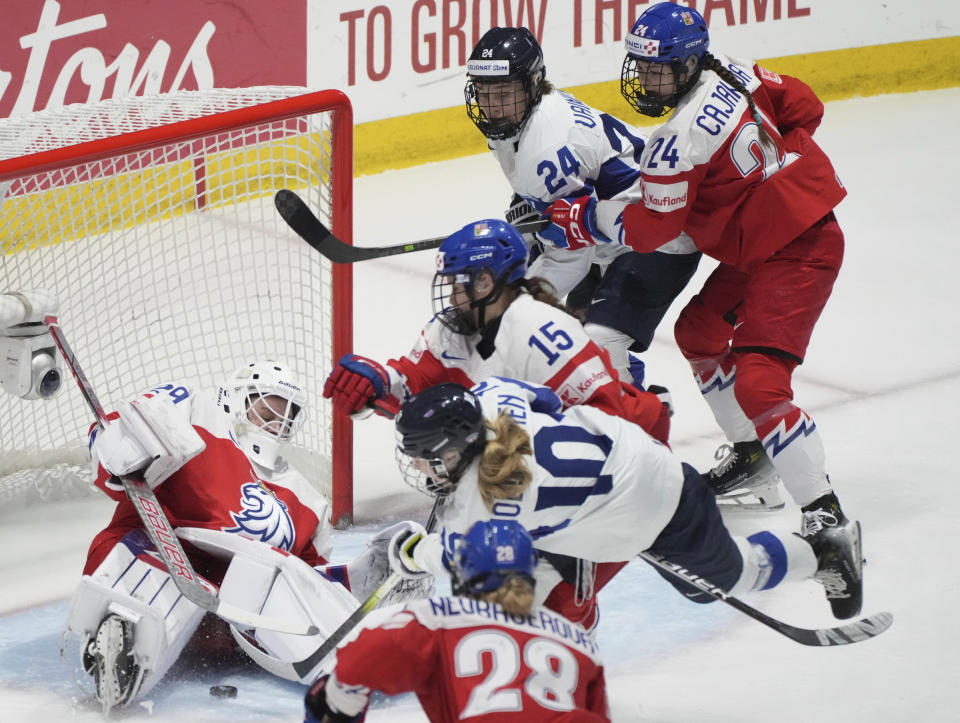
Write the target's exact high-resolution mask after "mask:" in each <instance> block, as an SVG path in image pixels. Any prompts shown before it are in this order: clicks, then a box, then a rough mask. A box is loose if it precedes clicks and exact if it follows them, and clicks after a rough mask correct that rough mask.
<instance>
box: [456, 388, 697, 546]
mask: <svg viewBox="0 0 960 723" xmlns="http://www.w3.org/2000/svg"><path fill="white" fill-rule="evenodd" d="M474 392H475V393H476V394H477V396H478V398H479V399H480V403H481V405H482V408H483V412H484V415H485V416H486V418H487V419H489V420H491V421H492V420H494V419H496V418H497V416H498V415H499V414H500V413H501V412H505V413H506V414H508V415H509V416H510V417H511V418H512V419H513V420H514V421H515V422H516V423H517V424H519V425H520V426H521V427H523V429H524V430H525V431H526V432H527V434H528V435H529V436H530V440H531V443H532V446H533V450H534V454H533V456H530V457H527V459H526V462H527V464H528V466H529V469H530V471H531V472H532V473H533V480H532V482H531V483H530V486H529V487H528V488H527V489H526V490H525V491H524V492H523V493H522V494H521V495H519V496H518V497H516V498H512V499H505V500H498V501H497V502H496V503H495V504H494V505H493V509H492V510H490V509H488V508H487V506H486V504H485V503H484V501H483V498H482V497H481V495H480V490H479V488H478V486H477V467H478V462H477V461H476V460H475V461H474V462H473V464H471V465H470V467H469V468H468V469H467V471H466V472H465V473H464V475H463V477H462V478H461V479H460V481H459V483H458V484H457V486H456V489H455V490H454V492H452V493H451V495H450V497H449V499H448V501H447V503H446V504H445V505H444V506H443V508H442V509H441V512H440V515H439V522H440V524H441V526H442V530H441V533H440V535H441V541H442V543H443V547H444V550H445V552H446V554H447V555H448V556H449V555H450V554H452V552H453V548H454V545H455V543H456V540H457V538H458V537H459V536H460V535H463V534H464V533H465V532H467V530H469V529H470V527H471V525H473V523H474V522H476V521H478V520H488V519H495V518H499V519H513V520H516V521H518V522H519V523H520V524H522V525H523V526H524V527H526V528H527V530H529V531H530V534H531V535H532V536H533V538H534V541H535V545H536V547H537V548H538V549H540V550H544V551H547V552H552V553H557V554H562V555H569V556H572V557H578V558H582V559H585V560H589V561H592V562H620V561H625V560H630V559H632V558H633V557H634V556H635V555H636V554H637V553H639V552H640V551H642V550H645V549H647V548H648V547H650V545H651V544H653V541H654V540H655V539H656V537H657V535H659V534H660V532H661V530H662V529H663V528H664V526H666V524H667V523H668V522H669V521H670V518H671V517H672V516H673V514H674V511H675V510H676V508H677V503H678V501H679V499H680V491H681V487H682V485H683V470H682V467H681V463H680V461H679V460H678V459H676V458H675V457H674V456H673V454H672V453H671V452H670V450H669V449H668V448H667V447H666V446H664V445H663V444H661V443H659V442H657V441H656V440H654V439H653V438H652V437H650V436H649V435H648V434H647V433H646V432H644V431H643V430H642V429H641V428H640V427H638V426H636V425H634V424H631V423H630V422H627V421H625V420H623V419H620V418H618V417H612V416H610V415H608V414H605V413H604V412H602V411H600V410H598V409H594V408H591V407H588V406H583V405H578V406H574V407H570V408H568V409H567V410H566V411H565V412H561V409H562V403H561V401H560V399H559V397H557V396H556V394H554V393H553V392H552V391H551V390H550V389H548V388H547V387H540V386H534V385H529V384H526V383H522V382H517V381H514V380H507V379H502V378H497V377H494V378H492V379H489V380H487V381H485V382H483V383H481V384H478V385H477V386H476V387H474Z"/></svg>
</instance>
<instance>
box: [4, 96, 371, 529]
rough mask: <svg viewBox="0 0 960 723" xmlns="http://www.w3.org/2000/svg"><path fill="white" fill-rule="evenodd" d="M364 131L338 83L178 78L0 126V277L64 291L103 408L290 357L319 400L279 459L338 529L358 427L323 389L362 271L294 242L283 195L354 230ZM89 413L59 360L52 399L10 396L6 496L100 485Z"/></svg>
mask: <svg viewBox="0 0 960 723" xmlns="http://www.w3.org/2000/svg"><path fill="white" fill-rule="evenodd" d="M352 143H353V115H352V110H351V107H350V103H349V100H348V99H347V97H346V96H345V95H344V94H343V93H341V92H339V91H336V90H332V91H319V92H313V93H310V92H307V90H306V89H304V88H285V87H262V88H244V89H236V90H207V91H182V92H177V93H172V94H165V95H155V96H150V97H136V98H125V99H117V100H111V101H104V102H101V103H96V104H89V105H73V106H68V107H66V108H63V109H61V110H55V111H41V112H38V113H34V114H31V115H29V116H25V117H22V118H16V119H7V120H0V198H2V200H3V223H2V226H0V244H2V257H0V259H2V271H0V284H2V286H0V290H3V291H17V290H29V289H33V288H42V289H47V290H49V291H51V292H53V294H54V296H55V297H56V298H57V300H58V302H59V313H58V316H59V318H60V321H61V323H62V324H63V327H64V330H65V331H66V332H67V333H68V334H69V336H70V339H71V342H72V345H73V347H74V349H75V350H76V352H77V355H78V356H79V358H80V360H81V363H82V364H83V367H84V370H85V371H86V373H87V375H88V376H89V378H90V381H91V383H92V384H93V386H94V388H95V389H96V390H97V393H98V396H99V397H100V398H101V400H102V401H103V403H104V405H105V406H107V407H108V408H112V407H114V406H115V405H116V404H117V403H119V402H120V401H122V400H123V399H126V398H129V397H131V396H133V395H135V394H137V393H138V392H141V391H145V390H147V389H149V388H150V387H151V386H153V385H156V384H161V383H165V382H173V381H177V380H184V379H186V380H191V381H194V382H195V383H196V384H197V386H198V388H199V389H209V388H211V387H212V388H214V389H215V388H216V386H217V385H219V383H220V382H221V381H223V380H224V379H225V378H226V377H228V376H229V375H230V374H231V373H232V372H233V371H234V370H235V369H237V368H239V367H241V366H244V365H246V364H247V363H248V362H251V361H256V360H258V359H264V358H270V359H277V360H284V361H286V362H287V363H289V364H290V365H291V366H292V367H293V368H294V369H295V370H296V371H297V373H298V374H299V375H300V377H301V379H302V380H303V382H304V386H305V387H306V389H307V392H308V395H309V404H308V406H307V415H308V416H307V419H306V422H305V424H304V427H303V429H302V430H301V431H300V433H299V435H298V438H297V439H296V440H295V441H294V442H292V443H291V444H290V445H288V446H287V447H286V448H285V449H284V452H283V454H284V456H285V457H287V458H288V459H290V461H291V462H292V463H293V464H294V465H295V466H296V467H297V468H298V469H299V470H300V471H301V472H303V474H304V475H305V476H306V477H307V479H308V480H310V482H311V483H313V484H314V485H315V486H316V487H317V488H318V489H319V490H320V491H321V492H322V493H323V494H324V495H325V496H326V497H327V498H328V499H329V500H330V502H331V508H332V517H333V522H334V524H336V525H337V526H343V525H345V524H349V523H350V522H351V520H352V508H353V490H352V484H353V480H352V476H353V475H352V467H353V454H352V446H353V444H352V437H351V427H350V421H349V417H347V416H346V415H342V414H340V413H336V414H335V412H334V410H333V408H332V405H331V404H330V403H329V402H328V401H327V400H325V399H323V398H322V397H321V393H320V392H321V389H322V386H323V380H324V379H325V377H326V375H327V373H328V372H329V370H330V368H331V362H332V360H334V359H337V358H339V357H340V356H341V355H342V354H345V353H347V352H348V351H350V350H351V348H352V346H353V344H352V319H353V313H352V286H351V271H350V267H349V266H337V267H332V266H331V264H330V263H329V262H328V261H326V260H325V259H323V257H322V256H321V255H320V254H318V253H316V252H315V251H313V250H312V249H310V247H309V246H308V245H307V244H306V243H304V242H303V241H302V240H301V239H300V238H298V237H297V236H296V234H295V233H294V232H293V231H291V230H290V229H289V228H288V227H287V226H286V224H285V223H284V222H283V220H282V219H281V218H280V216H279V214H278V213H277V212H276V210H275V209H274V206H273V195H274V193H275V192H276V191H277V190H278V189H281V188H289V189H293V190H296V191H297V192H298V193H299V194H300V195H302V196H303V198H304V199H305V200H306V201H307V203H308V204H309V205H310V207H311V208H312V209H313V210H314V211H315V212H316V213H317V215H318V216H319V217H320V218H321V219H322V220H324V221H325V223H327V225H328V226H329V227H330V228H331V229H332V230H333V232H334V233H335V234H336V235H337V236H338V237H339V238H342V239H345V240H350V239H351V238H352V203H353V201H352V185H353V148H352ZM91 422H92V419H91V417H90V412H89V410H88V409H87V407H86V405H85V404H84V401H83V399H82V397H81V395H80V394H79V393H78V391H77V389H76V387H75V384H74V382H73V380H72V379H71V378H70V376H69V373H66V372H65V373H64V379H63V385H62V387H61V389H60V392H59V394H57V395H56V396H55V397H53V398H52V399H49V400H23V399H19V398H17V397H14V396H12V395H10V394H6V393H0V450H2V458H0V507H10V506H11V505H12V506H17V505H18V504H24V503H30V502H34V501H37V500H45V499H56V498H64V497H67V498H69V497H73V496H77V495H79V494H83V493H84V492H85V491H87V490H89V489H90V479H91V472H90V469H89V465H88V463H87V450H86V433H87V430H88V429H89V427H90V424H91Z"/></svg>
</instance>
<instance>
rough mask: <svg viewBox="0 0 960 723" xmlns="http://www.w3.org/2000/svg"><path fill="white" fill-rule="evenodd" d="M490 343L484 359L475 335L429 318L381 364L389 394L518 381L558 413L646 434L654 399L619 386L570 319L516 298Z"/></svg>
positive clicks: (657, 411) (656, 410)
mask: <svg viewBox="0 0 960 723" xmlns="http://www.w3.org/2000/svg"><path fill="white" fill-rule="evenodd" d="M494 341H495V344H490V346H491V347H492V349H491V350H489V351H490V353H489V354H488V356H486V357H484V355H483V353H481V349H483V348H484V340H483V338H482V334H481V333H480V332H478V333H476V334H473V335H471V336H467V335H464V334H457V333H455V332H452V331H450V330H449V329H447V328H446V327H445V326H444V325H443V324H441V323H440V322H439V321H436V320H431V321H430V322H429V323H428V324H427V325H426V326H425V327H424V329H423V331H422V332H421V333H420V338H419V339H418V340H417V343H416V345H415V346H414V347H413V350H412V351H410V353H408V354H407V355H406V356H403V357H401V358H400V359H391V360H390V361H389V362H387V364H388V366H389V367H390V368H391V370H392V372H391V375H390V376H391V391H392V393H393V394H394V396H396V397H397V398H400V399H402V398H403V392H404V389H405V390H406V391H407V392H409V393H410V394H416V393H417V392H419V391H421V390H422V389H426V388H427V387H430V386H433V385H435V384H442V383H444V382H455V383H457V384H462V385H463V386H465V387H467V388H469V387H472V386H473V385H474V384H476V383H477V382H479V381H481V380H483V379H487V378H488V377H491V376H500V377H509V378H511V379H522V380H524V381H528V382H531V383H533V384H542V385H544V386H547V387H550V389H552V390H553V391H555V392H556V393H557V395H558V396H559V397H560V398H561V399H562V400H563V404H564V408H566V407H569V406H572V405H575V404H588V405H590V406H593V407H597V408H598V409H601V410H603V411H605V412H607V413H608V414H613V415H616V416H618V417H623V418H625V419H629V420H630V421H632V422H634V423H635V424H638V425H640V426H641V427H643V428H644V429H646V430H647V431H649V432H651V433H654V429H655V428H656V427H657V423H658V421H659V420H660V418H661V411H662V409H663V406H662V404H661V403H660V401H659V400H658V399H657V397H656V395H653V394H648V393H646V392H638V391H637V390H636V389H635V388H633V387H629V386H627V385H622V384H621V382H620V379H619V377H618V376H617V373H616V371H615V370H614V369H613V367H612V366H611V364H610V357H609V355H608V354H607V352H606V350H605V349H603V348H602V347H600V346H599V345H598V344H597V343H596V342H595V341H593V340H592V339H591V338H590V337H589V336H587V333H586V332H585V331H584V330H583V325H582V324H581V323H580V321H579V320H578V319H576V318H575V317H573V316H570V315H569V314H566V313H564V312H561V311H559V310H558V309H556V308H554V307H553V306H550V305H549V304H546V303H544V302H542V301H537V300H536V299H534V298H533V297H532V296H530V295H529V294H520V296H518V297H517V298H516V299H515V300H514V301H513V303H511V304H510V306H509V307H507V309H506V311H504V312H503V315H502V316H501V317H500V326H499V328H498V329H497V331H496V337H495V340H494ZM657 436H662V437H665V433H662V434H658V435H657ZM663 441H666V439H664V440H663Z"/></svg>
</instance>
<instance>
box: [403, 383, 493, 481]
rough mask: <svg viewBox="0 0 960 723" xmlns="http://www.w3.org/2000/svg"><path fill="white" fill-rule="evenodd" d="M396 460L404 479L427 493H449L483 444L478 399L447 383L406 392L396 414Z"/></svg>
mask: <svg viewBox="0 0 960 723" xmlns="http://www.w3.org/2000/svg"><path fill="white" fill-rule="evenodd" d="M396 436H397V447H396V454H395V456H396V460H397V466H398V467H399V468H400V473H401V475H402V476H403V479H404V481H405V482H406V483H407V484H409V485H410V486H411V487H413V488H414V489H416V490H418V491H420V492H423V493H425V494H428V495H433V496H438V495H445V494H449V493H450V492H452V491H453V490H454V488H455V487H456V484H457V482H459V480H460V478H461V477H462V476H463V474H464V472H466V470H467V468H468V467H469V466H470V463H471V462H473V460H474V459H475V458H476V457H477V456H478V455H479V454H481V453H482V452H483V448H484V446H485V445H486V422H485V420H484V417H483V412H482V411H481V410H480V402H479V401H477V398H476V397H475V396H474V395H473V394H472V393H471V392H470V391H469V390H467V389H466V388H465V387H462V386H460V385H459V384H453V383H446V384H439V385H436V386H433V387H429V388H427V389H425V390H423V391H422V392H420V393H419V394H417V395H415V396H413V397H410V398H409V399H408V400H407V401H405V402H404V403H403V405H402V406H401V407H400V412H399V413H398V414H397V418H396Z"/></svg>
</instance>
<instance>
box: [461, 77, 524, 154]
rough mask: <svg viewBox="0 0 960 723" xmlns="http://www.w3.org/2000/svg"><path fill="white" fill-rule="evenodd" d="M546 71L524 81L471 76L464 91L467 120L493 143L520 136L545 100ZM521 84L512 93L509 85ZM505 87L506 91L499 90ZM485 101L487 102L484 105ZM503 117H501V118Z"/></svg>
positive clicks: (522, 79)
mask: <svg viewBox="0 0 960 723" xmlns="http://www.w3.org/2000/svg"><path fill="white" fill-rule="evenodd" d="M542 81H543V69H542V67H541V71H540V72H539V73H537V74H536V75H534V76H532V77H531V76H524V77H522V78H510V77H506V78H480V77H474V76H470V78H469V80H467V85H466V86H465V87H464V89H463V96H464V101H465V102H466V105H467V116H469V118H470V120H472V121H473V123H474V125H475V126H476V127H477V128H479V129H480V132H481V133H483V135H484V136H486V137H487V138H489V139H490V140H492V141H502V140H506V139H508V138H515V137H516V136H518V135H520V133H521V132H522V131H523V129H524V128H525V127H526V125H527V121H529V120H530V116H531V115H532V114H533V109H534V108H536V107H537V104H538V103H540V99H541V98H542V97H543V84H542ZM511 83H519V84H518V85H517V86H516V88H515V90H514V92H513V93H510V92H509V90H510V89H509V88H507V87H506V86H507V84H511ZM496 86H503V87H496ZM481 99H483V100H485V102H481ZM497 116H499V117H497Z"/></svg>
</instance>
